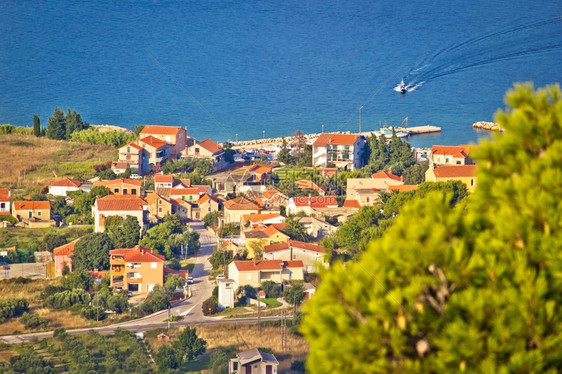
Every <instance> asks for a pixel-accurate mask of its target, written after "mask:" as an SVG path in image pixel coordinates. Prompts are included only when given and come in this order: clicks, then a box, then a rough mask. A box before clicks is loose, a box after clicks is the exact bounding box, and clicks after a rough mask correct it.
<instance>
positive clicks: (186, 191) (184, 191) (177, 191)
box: [170, 187, 199, 196]
mask: <svg viewBox="0 0 562 374" xmlns="http://www.w3.org/2000/svg"><path fill="white" fill-rule="evenodd" d="M170 195H171V196H178V195H199V189H198V188H191V187H190V188H172V189H171V190H170Z"/></svg>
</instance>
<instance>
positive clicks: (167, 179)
mask: <svg viewBox="0 0 562 374" xmlns="http://www.w3.org/2000/svg"><path fill="white" fill-rule="evenodd" d="M173 181H174V176H173V175H160V174H157V175H155V176H154V183H172V182H173Z"/></svg>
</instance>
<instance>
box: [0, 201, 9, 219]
mask: <svg viewBox="0 0 562 374" xmlns="http://www.w3.org/2000/svg"><path fill="white" fill-rule="evenodd" d="M0 201H2V200H0ZM11 215H12V214H11V213H10V212H0V216H11Z"/></svg>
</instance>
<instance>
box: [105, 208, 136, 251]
mask: <svg viewBox="0 0 562 374" xmlns="http://www.w3.org/2000/svg"><path fill="white" fill-rule="evenodd" d="M111 218H113V220H114V223H113V224H109V222H108V221H111V220H110V219H111ZM105 231H106V232H107V233H108V235H109V238H110V239H111V243H112V244H113V248H132V247H134V246H135V245H137V244H138V243H139V239H140V232H141V227H140V225H139V221H138V220H137V218H136V217H133V216H127V217H126V218H125V219H123V218H122V217H120V216H109V217H107V218H106V220H105Z"/></svg>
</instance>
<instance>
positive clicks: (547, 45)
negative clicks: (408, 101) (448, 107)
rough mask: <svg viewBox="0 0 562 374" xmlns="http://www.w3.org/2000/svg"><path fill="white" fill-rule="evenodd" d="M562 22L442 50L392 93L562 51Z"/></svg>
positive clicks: (478, 38) (529, 26) (483, 37)
mask: <svg viewBox="0 0 562 374" xmlns="http://www.w3.org/2000/svg"><path fill="white" fill-rule="evenodd" d="M561 26H562V18H560V17H556V18H551V19H546V20H541V21H535V22H529V23H525V24H521V25H517V26H513V27H509V28H506V29H502V30H498V31H495V32H492V33H489V34H485V35H480V36H476V37H473V38H470V39H467V40H464V41H462V42H460V43H458V44H454V45H451V46H448V47H445V48H443V49H441V50H439V51H437V52H436V53H434V54H433V55H431V56H428V57H426V58H424V59H423V61H421V62H420V63H419V64H418V65H416V66H414V67H412V68H411V69H410V71H409V72H408V73H407V74H406V75H405V76H404V78H403V79H402V82H400V83H399V84H398V85H397V86H396V87H394V88H393V90H394V91H397V92H402V93H404V89H403V88H404V87H405V92H412V91H415V90H416V89H418V88H419V87H421V86H422V85H423V84H424V83H427V82H430V81H432V80H434V79H437V78H440V77H443V76H446V75H450V74H455V73H459V72H462V71H465V70H468V69H473V68H478V67H480V66H484V65H489V64H493V63H498V62H502V61H507V60H512V59H516V58H520V57H523V56H527V55H532V54H540V53H546V52H550V51H554V50H560V49H562V27H561Z"/></svg>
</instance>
